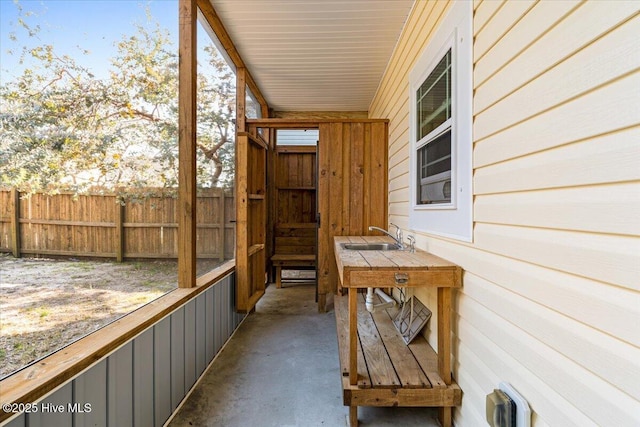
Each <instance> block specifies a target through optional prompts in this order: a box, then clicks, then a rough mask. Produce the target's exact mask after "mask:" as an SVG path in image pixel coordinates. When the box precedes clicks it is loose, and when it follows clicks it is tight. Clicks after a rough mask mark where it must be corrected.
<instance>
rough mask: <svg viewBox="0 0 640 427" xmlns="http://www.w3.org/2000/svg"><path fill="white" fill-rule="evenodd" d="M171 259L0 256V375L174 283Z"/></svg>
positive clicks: (80, 335) (162, 291)
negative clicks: (116, 260)
mask: <svg viewBox="0 0 640 427" xmlns="http://www.w3.org/2000/svg"><path fill="white" fill-rule="evenodd" d="M176 271H177V270H176V263H175V262H173V261H145V262H125V263H115V262H104V261H85V260H82V261H80V260H54V259H42V258H20V259H15V258H13V257H11V256H8V255H6V254H3V255H1V256H0V377H4V376H6V375H7V374H10V373H11V372H14V371H15V370H17V369H19V368H21V367H22V366H25V365H27V364H29V363H31V362H33V361H34V360H37V359H39V358H41V357H43V356H45V355H47V354H49V353H51V352H53V351H55V350H57V349H59V348H61V347H63V346H65V345H67V344H69V343H71V342H73V341H75V340H77V339H78V338H81V337H82V336H84V335H86V334H88V333H91V332H93V331H95V330H96V329H98V328H100V327H102V326H104V325H106V324H107V323H109V322H112V321H113V320H115V319H117V318H119V317H121V316H122V315H124V314H126V313H129V312H131V311H133V310H135V309H136V308H138V307H140V306H142V305H144V304H146V303H147V302H149V301H151V300H153V299H156V298H157V297H159V296H161V295H163V294H165V293H166V292H168V291H170V290H171V289H174V288H175V287H176V280H177V279H176V278H177V273H176Z"/></svg>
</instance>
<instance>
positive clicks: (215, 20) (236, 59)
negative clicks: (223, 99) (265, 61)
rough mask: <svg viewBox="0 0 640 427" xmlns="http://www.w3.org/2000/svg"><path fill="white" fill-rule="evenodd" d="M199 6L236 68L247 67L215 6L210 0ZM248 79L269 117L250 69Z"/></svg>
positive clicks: (199, 0)
mask: <svg viewBox="0 0 640 427" xmlns="http://www.w3.org/2000/svg"><path fill="white" fill-rule="evenodd" d="M198 8H200V12H202V15H203V16H204V18H205V19H206V21H207V23H208V24H209V26H210V27H211V29H212V30H213V32H214V33H215V34H216V36H217V37H218V40H219V41H220V44H222V47H224V49H225V50H226V51H227V54H228V55H229V58H231V60H232V61H233V64H234V65H235V66H236V68H247V66H246V65H245V63H244V61H243V60H242V57H241V56H240V53H239V52H238V49H236V47H235V45H234V44H233V41H232V40H231V37H230V36H229V33H228V32H227V29H226V28H225V27H224V25H223V24H222V20H221V19H220V17H219V16H218V13H217V12H216V11H215V9H214V8H213V5H212V4H211V2H210V0H198ZM246 81H247V85H248V86H249V89H251V93H253V95H254V96H255V97H256V100H257V101H258V103H259V104H260V108H261V110H262V115H263V117H268V116H269V104H268V103H267V100H266V99H265V98H264V96H263V95H262V91H260V88H259V87H258V85H257V84H256V82H255V80H254V79H253V77H252V76H251V73H249V71H247V77H246ZM265 111H266V112H267V114H265Z"/></svg>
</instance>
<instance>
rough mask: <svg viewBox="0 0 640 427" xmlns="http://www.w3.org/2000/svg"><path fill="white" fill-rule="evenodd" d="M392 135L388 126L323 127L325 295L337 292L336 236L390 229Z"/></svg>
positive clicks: (321, 188)
mask: <svg viewBox="0 0 640 427" xmlns="http://www.w3.org/2000/svg"><path fill="white" fill-rule="evenodd" d="M387 132H388V126H387V123H386V122H373V121H362V122H357V123H354V122H350V123H346V122H345V123H321V124H320V145H319V148H318V153H319V154H318V155H319V156H320V157H319V165H320V166H319V168H320V170H319V171H318V172H319V175H320V179H319V189H318V191H319V197H320V215H321V224H320V228H319V237H318V238H319V252H318V253H319V260H318V262H319V269H318V273H319V274H318V293H319V294H320V295H323V294H327V293H331V292H335V291H336V290H337V286H338V281H339V279H338V274H337V269H336V266H335V260H334V254H333V236H345V235H368V234H371V233H370V232H369V231H368V227H369V226H370V225H375V226H378V227H383V228H386V227H387V150H388V146H387ZM321 309H322V308H321Z"/></svg>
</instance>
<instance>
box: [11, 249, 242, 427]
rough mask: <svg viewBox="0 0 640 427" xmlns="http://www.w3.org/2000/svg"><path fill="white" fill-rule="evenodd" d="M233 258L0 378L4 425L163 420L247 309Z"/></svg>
mask: <svg viewBox="0 0 640 427" xmlns="http://www.w3.org/2000/svg"><path fill="white" fill-rule="evenodd" d="M234 290H235V261H228V262H226V263H225V264H223V265H222V266H220V267H219V268H217V269H215V270H213V271H211V272H210V273H207V274H205V275H203V276H201V277H200V278H199V279H198V283H197V286H196V287H195V288H189V289H176V290H174V291H172V292H169V293H168V294H166V295H164V296H162V297H160V298H158V299H157V300H155V301H153V302H151V303H149V304H147V305H145V306H144V307H142V308H140V309H138V310H136V311H134V312H132V313H130V314H128V315H126V316H124V317H122V318H120V319H119V320H117V321H115V322H113V323H111V324H109V325H107V326H105V327H104V328H102V329H100V330H98V331H96V332H94V333H92V334H90V335H88V336H86V337H84V338H82V339H81V340H79V341H76V342H75V343H73V344H71V345H69V346H67V347H65V348H63V349H61V350H59V351H58V352H56V353H54V354H52V355H50V356H48V357H46V358H44V359H42V360H40V361H38V362H37V363H35V364H33V365H30V366H29V367H27V368H25V369H23V370H21V371H18V372H16V373H15V374H13V375H11V376H9V377H7V378H5V379H3V380H2V381H0V401H1V403H2V412H1V413H0V425H7V426H11V427H23V426H30V427H33V426H52V427H55V426H71V425H73V426H76V427H80V426H90V425H91V426H94V425H99V426H126V425H140V426H142V425H154V426H160V425H163V424H164V423H165V422H166V421H167V420H168V419H169V418H170V417H171V415H172V414H173V413H174V411H175V410H176V409H177V408H178V406H179V405H180V403H181V402H182V401H183V399H184V398H185V396H187V394H188V393H189V391H190V390H191V388H192V387H193V386H194V385H195V383H196V381H197V379H198V378H199V377H200V376H201V375H202V373H203V372H204V371H205V369H206V368H207V366H208V365H209V364H210V363H211V362H212V361H213V359H214V358H215V355H216V354H217V353H218V352H219V351H220V349H221V348H222V346H223V345H224V343H225V342H226V341H227V340H228V338H229V337H230V336H231V335H232V333H233V331H234V330H235V329H236V328H237V326H238V325H239V324H240V322H241V321H242V320H243V319H244V315H243V314H238V313H236V312H235V310H234Z"/></svg>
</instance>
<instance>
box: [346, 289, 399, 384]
mask: <svg viewBox="0 0 640 427" xmlns="http://www.w3.org/2000/svg"><path fill="white" fill-rule="evenodd" d="M350 292H353V290H352V291H350ZM358 336H359V337H360V344H361V345H362V352H363V353H364V357H365V361H366V364H367V369H368V370H369V376H370V377H371V386H372V387H385V388H387V387H388V388H398V387H401V386H402V383H401V381H400V379H399V378H398V375H396V371H395V368H394V366H393V363H391V359H390V358H389V354H388V353H387V349H386V348H385V346H384V343H383V341H382V338H381V337H380V334H379V333H378V328H377V327H376V324H375V323H374V321H373V319H372V317H371V314H370V313H369V312H368V311H367V310H366V308H365V305H364V295H362V296H361V297H360V298H358Z"/></svg>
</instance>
